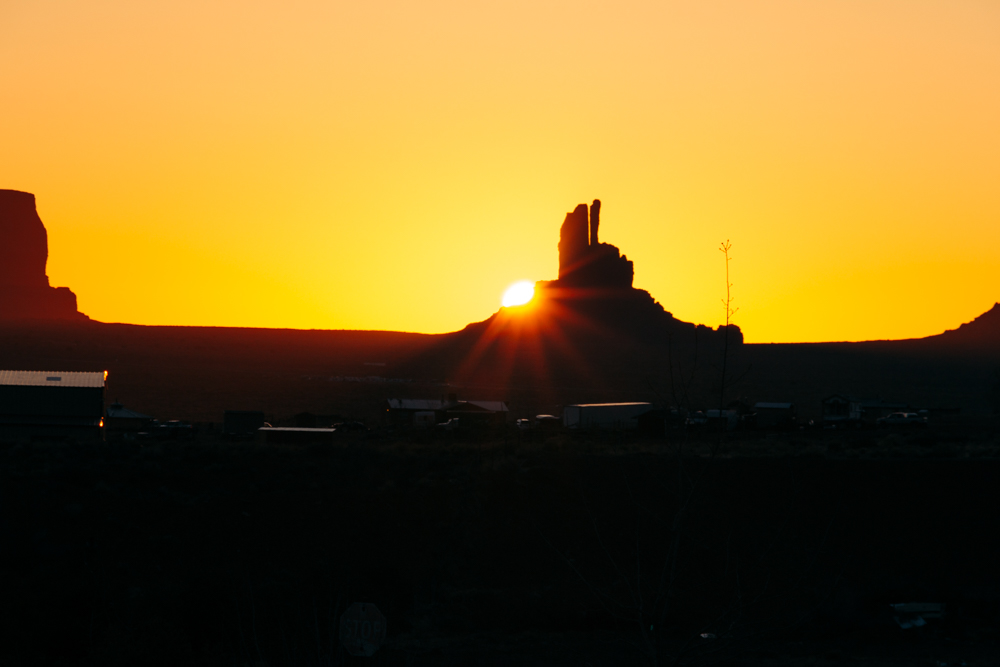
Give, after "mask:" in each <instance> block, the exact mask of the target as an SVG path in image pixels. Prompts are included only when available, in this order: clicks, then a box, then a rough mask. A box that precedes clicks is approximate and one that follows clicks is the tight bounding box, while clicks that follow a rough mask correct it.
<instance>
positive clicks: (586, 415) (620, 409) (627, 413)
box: [563, 403, 653, 429]
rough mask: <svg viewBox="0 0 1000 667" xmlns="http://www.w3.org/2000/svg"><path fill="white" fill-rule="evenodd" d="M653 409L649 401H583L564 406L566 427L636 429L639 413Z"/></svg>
mask: <svg viewBox="0 0 1000 667" xmlns="http://www.w3.org/2000/svg"><path fill="white" fill-rule="evenodd" d="M652 409H653V406H652V405H651V404H649V403H582V404H579V405H567V406H566V407H564V408H563V426H565V427H566V428H600V429H634V428H638V426H639V421H638V419H636V418H637V417H638V416H639V415H642V414H645V413H647V412H649V411H650V410H652Z"/></svg>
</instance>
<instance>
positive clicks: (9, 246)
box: [0, 190, 89, 321]
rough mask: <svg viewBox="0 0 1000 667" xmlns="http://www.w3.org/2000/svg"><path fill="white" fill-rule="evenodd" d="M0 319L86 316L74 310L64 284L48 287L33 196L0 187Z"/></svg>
mask: <svg viewBox="0 0 1000 667" xmlns="http://www.w3.org/2000/svg"><path fill="white" fill-rule="evenodd" d="M0 239H2V241H0V319H2V320H76V321H82V320H87V319H89V318H88V317H87V316H86V315H84V314H83V313H81V312H79V311H78V310H77V309H76V295H75V294H73V292H71V291H70V290H69V288H68V287H52V286H50V285H49V277H48V275H46V273H45V264H46V263H47V262H48V258H49V242H48V234H47V233H46V231H45V225H44V224H42V220H41V218H39V217H38V212H37V211H36V210H35V195H33V194H31V193H29V192H19V191H17V190H0Z"/></svg>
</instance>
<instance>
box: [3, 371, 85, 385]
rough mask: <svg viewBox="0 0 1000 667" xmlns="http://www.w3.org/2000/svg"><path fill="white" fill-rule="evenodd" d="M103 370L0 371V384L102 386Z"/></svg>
mask: <svg viewBox="0 0 1000 667" xmlns="http://www.w3.org/2000/svg"><path fill="white" fill-rule="evenodd" d="M104 377H105V373H104V371H94V372H82V373H81V372H78V371H0V385H7V386H20V387H93V388H97V389H99V388H101V387H103V386H104Z"/></svg>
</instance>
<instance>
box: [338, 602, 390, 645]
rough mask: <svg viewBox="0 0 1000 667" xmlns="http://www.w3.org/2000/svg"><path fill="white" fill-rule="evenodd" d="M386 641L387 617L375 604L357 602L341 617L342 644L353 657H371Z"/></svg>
mask: <svg viewBox="0 0 1000 667" xmlns="http://www.w3.org/2000/svg"><path fill="white" fill-rule="evenodd" d="M383 641H385V616H383V615H382V612H380V611H379V610H378V607H376V606H375V605H373V604H369V603H365V602H355V603H354V604H352V605H351V606H350V607H348V608H347V611H345V612H344V613H343V615H342V616H341V617H340V643H341V644H343V645H344V648H345V649H347V652H348V653H350V654H351V655H363V656H365V657H371V656H372V655H373V654H374V653H375V651H377V650H378V647H379V646H380V645H381V644H382V642H383Z"/></svg>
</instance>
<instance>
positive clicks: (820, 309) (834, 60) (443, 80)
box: [0, 0, 1000, 342]
mask: <svg viewBox="0 0 1000 667" xmlns="http://www.w3.org/2000/svg"><path fill="white" fill-rule="evenodd" d="M0 91H2V97H0V187H2V188H13V189H18V190H26V191H29V192H33V193H35V195H36V196H37V201H38V208H39V213H40V215H41V217H42V220H43V221H44V222H45V224H46V227H47V228H48V230H49V268H48V272H49V276H50V278H51V280H52V284H53V285H65V286H69V287H71V288H72V289H73V290H74V291H75V292H76V293H77V295H78V297H79V305H80V309H81V310H82V311H83V312H85V313H87V314H88V315H90V316H91V317H93V318H95V319H98V320H102V321H118V322H133V323H142V324H190V325H236V326H261V327H295V328H351V329H396V330H404V331H423V332H441V331H449V330H454V329H458V328H461V327H462V326H464V325H465V324H466V323H468V322H471V321H477V320H482V319H484V318H486V317H488V316H489V315H490V314H492V313H493V312H494V311H496V309H497V308H498V307H499V303H500V297H501V294H502V292H503V290H504V288H505V287H506V286H507V285H509V284H511V283H513V282H515V281H517V280H522V279H528V280H545V279H552V278H555V277H556V271H557V261H558V260H557V252H556V243H557V242H558V235H559V225H560V223H561V222H562V219H563V216H564V215H565V213H566V212H567V211H569V210H572V208H573V207H574V206H575V205H576V204H578V203H581V202H589V201H590V200H591V199H593V198H595V197H598V198H600V199H601V200H602V201H603V204H604V206H603V208H602V225H601V232H602V240H604V241H607V242H610V243H614V244H616V245H618V246H619V247H620V248H621V249H622V250H623V251H624V252H625V253H626V254H627V255H628V257H629V259H631V260H633V261H634V262H635V267H636V276H635V285H636V287H640V288H643V289H647V290H649V291H650V292H651V293H652V294H653V296H654V297H655V298H656V299H657V300H658V301H660V303H662V304H663V305H664V307H666V308H667V309H668V310H670V311H672V312H673V313H674V314H675V315H676V316H677V317H679V318H682V319H684V320H688V321H695V322H703V323H706V324H711V325H716V324H718V323H719V322H720V321H721V320H722V318H723V317H724V311H723V307H722V304H721V302H720V299H721V297H722V296H723V295H724V291H725V279H724V273H723V272H724V264H723V258H722V255H721V253H720V252H719V251H718V250H717V248H718V246H719V243H720V242H721V241H723V240H725V239H730V240H731V241H732V243H733V256H734V258H735V259H734V260H733V262H732V265H731V266H732V282H733V283H734V291H733V293H734V296H735V298H736V302H735V305H736V306H738V307H739V309H740V310H739V312H738V313H737V315H736V318H735V321H736V323H737V324H739V325H740V326H741V327H742V329H743V331H744V333H745V336H746V340H748V341H750V342H768V341H775V342H778V341H819V340H862V339H871V338H903V337H914V336H924V335H928V334H932V333H937V332H940V331H942V330H944V329H946V328H954V327H956V326H958V324H960V323H961V322H963V321H967V320H971V319H972V318H974V317H975V316H976V315H978V314H980V313H981V312H983V311H985V310H987V309H988V308H989V307H990V306H992V304H993V303H994V302H995V301H997V300H1000V281H998V280H997V275H998V268H1000V4H998V3H996V2H995V1H994V0H983V1H981V2H961V1H959V0H947V1H941V2H931V1H920V0H901V1H897V2H892V1H887V0H880V1H879V2H871V1H870V0H867V1H865V2H852V1H849V0H827V1H822V0H813V1H810V2H802V1H801V0H797V1H794V2H792V1H789V2H753V3H751V2H746V1H745V0H733V1H728V2H712V1H710V0H697V1H690V2H623V1H622V0H618V1H616V2H597V1H593V2H586V1H584V0H575V1H573V2H569V1H565V2H554V1H546V0H531V1H530V2H529V1H524V2H515V1H510V2H492V3H485V2H467V1H458V0H454V1H452V0H422V1H421V2H416V1H410V2H402V1H388V0H384V1H378V0H373V1H366V2H352V3H348V2H330V1H329V0H327V1H324V2H320V1H300V2H294V1H286V2H281V3H277V2H273V3H268V2H252V1H250V2H248V1H246V0H243V1H241V2H236V1H232V2H211V1H206V0H199V2H187V1H185V0H172V1H171V2H142V3H137V2H131V1H125V0H120V1H118V0H105V1H99V0H98V1H94V2H87V3H67V2H55V1H48V0H31V1H30V2H29V1H27V0H24V1H22V0H7V1H6V2H4V3H3V4H2V5H0Z"/></svg>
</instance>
